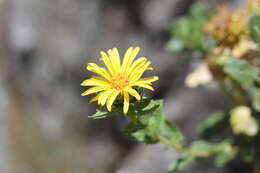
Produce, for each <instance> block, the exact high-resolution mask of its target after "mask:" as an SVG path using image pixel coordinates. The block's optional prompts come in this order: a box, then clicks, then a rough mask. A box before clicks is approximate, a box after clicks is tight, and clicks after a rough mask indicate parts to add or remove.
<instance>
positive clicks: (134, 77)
mask: <svg viewBox="0 0 260 173" xmlns="http://www.w3.org/2000/svg"><path fill="white" fill-rule="evenodd" d="M139 51H140V48H139V47H130V48H128V49H127V51H126V53H125V55H124V59H123V62H122V63H121V62H120V56H119V52H118V50H117V48H113V49H109V50H108V52H107V53H105V52H104V51H101V52H100V54H101V61H103V62H104V64H105V66H106V67H107V68H106V69H105V68H102V67H99V66H98V65H97V64H95V63H88V64H87V70H89V71H91V72H94V73H97V74H98V75H99V76H93V77H92V78H90V79H87V80H84V81H83V82H82V83H81V86H92V88H90V89H88V90H86V91H85V92H83V93H82V94H81V95H82V96H86V95H89V94H93V93H97V95H96V96H95V97H94V98H93V99H92V100H91V101H90V102H94V101H97V102H98V104H99V105H102V106H104V105H106V107H107V109H108V111H111V110H112V105H113V103H114V101H115V100H116V98H117V96H119V95H121V96H122V97H123V99H124V106H123V112H124V114H126V113H127V112H128V109H129V104H130V96H133V97H135V98H136V99H137V100H140V99H141V96H140V95H139V93H138V92H137V91H136V90H135V89H134V88H133V87H142V88H146V89H150V90H152V91H153V90H154V89H153V88H152V87H151V85H152V82H154V81H156V80H158V77H156V76H153V77H149V78H141V76H142V75H143V74H144V72H145V71H146V70H152V67H150V64H151V61H148V60H147V59H146V58H145V57H141V58H139V59H137V60H134V59H135V57H136V56H137V54H138V52H139Z"/></svg>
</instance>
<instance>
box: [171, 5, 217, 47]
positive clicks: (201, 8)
mask: <svg viewBox="0 0 260 173" xmlns="http://www.w3.org/2000/svg"><path fill="white" fill-rule="evenodd" d="M212 14H213V12H212V10H211V9H210V8H209V7H208V6H207V5H206V4H203V3H198V4H195V5H194V6H193V7H192V8H191V10H190V14H189V15H188V16H185V17H181V18H179V19H178V20H177V21H176V22H174V24H173V25H172V26H171V27H170V33H171V34H172V36H173V37H172V38H171V39H170V41H169V42H168V43H167V46H166V47H167V49H168V50H171V51H176V52H180V51H183V50H184V49H198V50H200V51H202V52H205V51H209V50H210V49H211V48H212V46H213V45H214V44H215V42H214V40H213V39H211V38H210V37H207V36H206V34H205V33H204V32H203V31H202V30H201V28H202V27H203V25H204V24H205V23H206V21H207V19H208V18H209V17H210V16H211V15H212Z"/></svg>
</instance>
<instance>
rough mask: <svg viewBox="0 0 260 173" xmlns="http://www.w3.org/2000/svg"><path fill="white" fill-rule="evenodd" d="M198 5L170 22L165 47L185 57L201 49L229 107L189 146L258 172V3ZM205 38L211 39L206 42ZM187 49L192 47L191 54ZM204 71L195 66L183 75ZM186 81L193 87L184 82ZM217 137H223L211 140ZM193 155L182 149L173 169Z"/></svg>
mask: <svg viewBox="0 0 260 173" xmlns="http://www.w3.org/2000/svg"><path fill="white" fill-rule="evenodd" d="M202 6H203V5H201V4H199V5H194V6H193V7H192V10H191V12H190V14H189V15H187V16H186V17H181V18H179V19H177V21H174V24H173V26H172V27H171V28H172V30H171V34H172V38H171V40H170V42H169V43H168V44H167V48H168V49H169V50H171V51H174V52H178V53H179V54H181V53H183V54H184V53H185V55H188V56H189V57H193V54H192V52H200V53H201V55H202V56H201V62H202V64H206V66H207V67H208V68H209V72H210V73H211V75H212V76H213V78H212V79H211V80H212V81H214V82H215V83H218V84H219V88H220V89H222V90H223V92H224V93H225V94H226V95H227V96H228V98H230V102H231V103H232V106H231V107H230V110H229V111H227V110H221V111H219V112H216V113H213V114H211V115H209V116H208V118H206V119H205V120H204V121H202V122H201V123H200V125H199V128H198V131H199V133H200V134H201V135H202V136H203V137H204V138H205V141H195V142H193V143H192V145H191V147H190V149H191V150H196V151H201V152H204V151H207V152H206V153H207V154H208V155H205V157H209V156H213V157H214V159H215V163H216V165H217V166H224V165H225V164H226V163H228V162H229V161H231V160H233V159H235V160H236V161H237V162H241V163H247V164H248V163H250V164H251V165H255V166H254V167H256V170H255V171H256V172H259V169H258V168H259V162H258V161H257V160H260V156H259V154H256V153H260V148H259V135H260V133H259V124H260V121H259V120H260V51H259V46H260V15H259V10H256V9H259V7H260V2H259V1H258V0H248V1H247V2H246V4H245V5H244V7H242V8H237V9H229V8H228V7H226V6H221V7H219V8H217V10H210V11H214V13H211V12H209V9H208V8H207V10H205V8H201V7H202ZM204 7H205V6H204ZM195 9H196V10H200V11H201V12H196V14H203V16H200V15H195V16H196V17H197V18H196V17H195V16H194V10H195ZM195 19H197V20H195ZM197 21H198V22H197ZM196 22H197V23H196ZM194 23H196V24H194ZM198 33H199V34H198ZM198 35H199V36H198ZM194 38H196V39H194ZM209 38H210V39H211V40H213V41H211V42H210V43H209V40H210V39H209ZM211 43H215V44H211ZM205 44H206V45H207V46H206V45H205ZM176 45H177V46H176ZM185 50H190V51H189V54H187V53H186V52H184V51H185ZM203 76H205V74H203V73H197V70H195V72H193V73H192V74H189V75H188V77H187V78H186V80H187V81H193V80H195V78H196V79H200V78H202V77H203ZM191 78H192V79H191ZM193 78H194V79H193ZM208 82H211V81H207V82H206V83H208ZM186 85H187V86H188V87H193V85H192V86H191V85H189V83H187V82H186ZM198 85H205V82H200V83H196V86H198ZM223 132H225V133H223ZM220 139H221V140H223V139H224V141H223V142H220V143H215V142H216V141H219V140H220ZM230 141H232V142H230ZM194 158H196V157H193V156H192V155H186V154H184V155H183V156H182V157H181V158H180V159H179V160H178V161H176V162H174V163H173V164H172V165H171V170H172V171H175V170H179V169H182V168H184V167H185V166H186V165H187V164H188V163H189V162H191V161H192V160H193V159H194Z"/></svg>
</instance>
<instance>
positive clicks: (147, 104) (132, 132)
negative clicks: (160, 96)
mask: <svg viewBox="0 0 260 173" xmlns="http://www.w3.org/2000/svg"><path fill="white" fill-rule="evenodd" d="M132 110H133V112H132V113H133V114H134V115H136V116H137V118H138V121H139V122H130V123H129V124H128V125H127V126H126V128H125V133H126V135H127V136H128V137H130V139H132V140H135V141H139V142H143V143H146V144H151V143H156V142H157V141H158V138H157V136H156V135H157V134H156V132H157V130H158V128H159V126H160V124H161V123H162V122H163V121H164V116H163V109H162V101H161V100H151V99H142V100H141V101H137V102H135V104H134V106H133V109H132Z"/></svg>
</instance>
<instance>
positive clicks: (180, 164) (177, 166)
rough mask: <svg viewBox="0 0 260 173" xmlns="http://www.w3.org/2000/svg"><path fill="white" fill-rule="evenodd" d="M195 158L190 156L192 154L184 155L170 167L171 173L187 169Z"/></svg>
mask: <svg viewBox="0 0 260 173" xmlns="http://www.w3.org/2000/svg"><path fill="white" fill-rule="evenodd" d="M194 158H195V157H194V156H193V155H190V154H187V153H185V154H183V155H182V156H181V158H179V159H178V160H177V161H175V162H173V163H172V164H171V165H170V166H169V171H170V172H175V171H179V170H182V169H183V168H185V167H186V166H187V165H188V164H189V163H190V162H192V161H193V160H194Z"/></svg>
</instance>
